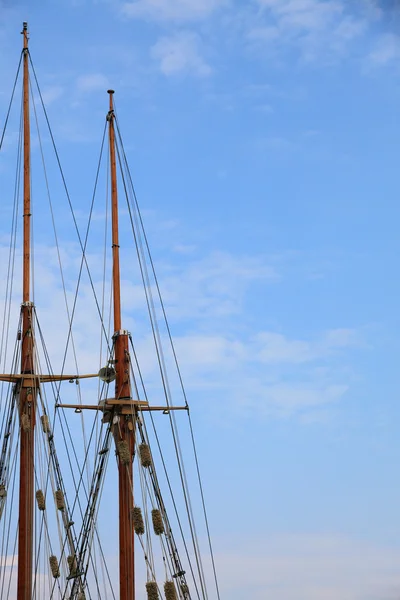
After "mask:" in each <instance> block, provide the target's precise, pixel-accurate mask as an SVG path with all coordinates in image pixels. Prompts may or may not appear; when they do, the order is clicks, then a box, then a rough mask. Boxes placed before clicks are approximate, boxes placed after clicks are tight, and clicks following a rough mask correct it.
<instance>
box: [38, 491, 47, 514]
mask: <svg viewBox="0 0 400 600" xmlns="http://www.w3.org/2000/svg"><path fill="white" fill-rule="evenodd" d="M36 502H37V505H38V509H39V510H45V509H46V499H45V497H44V494H43V492H42V490H38V491H37V492H36Z"/></svg>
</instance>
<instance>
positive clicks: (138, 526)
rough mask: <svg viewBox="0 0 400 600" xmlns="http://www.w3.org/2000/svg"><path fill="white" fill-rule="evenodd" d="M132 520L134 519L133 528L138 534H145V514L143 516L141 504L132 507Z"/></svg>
mask: <svg viewBox="0 0 400 600" xmlns="http://www.w3.org/2000/svg"><path fill="white" fill-rule="evenodd" d="M132 521H133V528H134V530H135V533H136V534H137V535H143V534H144V521H143V516H142V509H141V508H140V506H135V507H134V508H133V509H132Z"/></svg>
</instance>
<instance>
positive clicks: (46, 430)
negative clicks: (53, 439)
mask: <svg viewBox="0 0 400 600" xmlns="http://www.w3.org/2000/svg"><path fill="white" fill-rule="evenodd" d="M40 420H41V421H42V429H43V433H49V431H50V423H49V417H48V416H47V415H42V416H41V417H40Z"/></svg>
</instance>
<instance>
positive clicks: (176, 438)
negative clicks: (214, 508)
mask: <svg viewBox="0 0 400 600" xmlns="http://www.w3.org/2000/svg"><path fill="white" fill-rule="evenodd" d="M117 131H119V129H118V128H117ZM119 143H120V144H121V146H122V142H121V139H120V136H119ZM117 153H118V156H119V159H120V161H119V164H120V170H121V178H122V182H123V186H124V190H125V195H126V199H127V203H128V211H129V215H130V219H131V225H132V233H133V236H134V239H135V245H136V252H137V256H138V262H139V267H140V272H141V274H142V279H143V286H144V290H145V295H146V303H147V307H148V313H149V319H150V323H151V327H152V331H153V339H154V345H155V349H156V353H157V357H158V362H159V369H160V375H161V380H162V384H163V388H164V393H165V399H166V402H167V406H170V402H171V393H170V389H169V383H168V377H167V373H166V368H165V361H164V356H163V350H162V344H161V339H160V333H159V329H158V324H157V319H156V315H155V307H154V301H153V298H152V294H151V285H150V280H149V276H148V272H147V263H146V260H145V258H144V253H143V248H142V243H141V239H140V237H139V232H138V231H136V228H135V226H134V222H133V217H132V208H131V205H130V203H129V194H128V189H127V181H128V182H130V184H131V186H132V187H133V184H132V181H131V179H127V176H128V177H129V178H130V174H129V172H128V173H125V174H124V170H123V168H124V165H123V162H122V160H121V156H120V148H119V144H117ZM171 412H173V411H170V413H169V417H170V423H171V431H172V436H173V439H174V445H175V451H176V457H177V464H178V468H179V472H180V478H181V483H182V490H183V494H184V499H185V505H186V510H187V515H188V523H189V527H190V531H191V536H192V541H193V548H194V552H195V558H196V563H197V566H198V570H199V581H200V585H201V588H202V594H203V596H204V598H206V599H207V597H208V595H207V591H206V582H205V577H204V569H203V566H202V561H201V555H200V549H199V543H198V539H197V533H196V526H195V523H194V518H193V511H192V507H191V500H190V493H189V489H188V484H187V479H186V474H185V470H184V465H183V457H182V453H181V450H180V442H179V434H178V431H177V427H176V423H175V418H174V415H171Z"/></svg>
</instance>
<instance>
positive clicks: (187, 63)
mask: <svg viewBox="0 0 400 600" xmlns="http://www.w3.org/2000/svg"><path fill="white" fill-rule="evenodd" d="M151 55H152V57H153V58H154V60H156V61H157V62H158V64H159V68H160V70H161V72H162V73H164V75H167V76H170V75H176V74H178V73H187V74H192V75H196V76H200V77H206V76H207V75H210V74H211V72H212V69H211V67H210V65H209V64H208V63H207V62H206V60H205V59H204V57H203V55H202V41H201V38H200V36H199V35H198V34H196V33H192V32H190V31H181V32H180V33H176V34H175V35H172V36H165V37H162V38H160V39H159V40H158V41H157V42H156V43H155V44H154V46H153V47H152V49H151Z"/></svg>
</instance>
